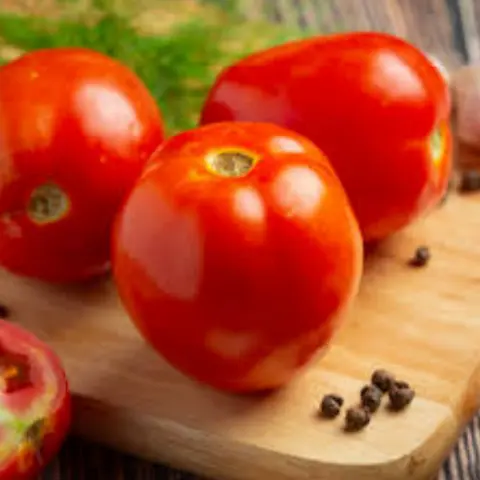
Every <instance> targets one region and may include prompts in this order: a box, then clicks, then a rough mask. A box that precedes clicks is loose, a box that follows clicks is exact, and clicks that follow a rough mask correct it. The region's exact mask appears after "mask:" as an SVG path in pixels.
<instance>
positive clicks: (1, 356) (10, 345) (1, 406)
mask: <svg viewBox="0 0 480 480" xmlns="http://www.w3.org/2000/svg"><path fill="white" fill-rule="evenodd" d="M0 365H1V366H0V480H27V479H32V478H35V477H36V476H37V475H38V474H39V473H40V472H41V471H42V470H43V468H44V467H45V465H46V464H47V463H48V462H50V461H51V460H52V458H53V457H54V456H55V455H56V453H57V452H58V450H59V449H60V446H61V444H62V443H63V441H64V439H65V437H66V435H67V432H68V429H69V426H70V417H71V400H70V393H69V389H68V383H67V380H66V377H65V373H64V371H63V369H62V366H61V364H60V362H59V360H58V358H57V357H56V356H55V355H54V354H53V353H52V352H51V351H50V350H49V348H48V347H47V346H46V345H45V344H44V343H42V342H41V341H40V340H39V339H37V338H36V337H35V336H33V335H32V334H30V333H28V332H26V331H25V330H23V329H21V328H20V327H18V326H14V325H12V324H9V323H7V322H5V321H2V320H0Z"/></svg>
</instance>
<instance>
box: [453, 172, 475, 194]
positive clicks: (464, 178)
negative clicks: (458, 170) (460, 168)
mask: <svg viewBox="0 0 480 480" xmlns="http://www.w3.org/2000/svg"><path fill="white" fill-rule="evenodd" d="M458 190H459V191H460V192H461V193H471V192H478V191H480V172H478V171H477V170H466V171H464V172H463V173H462V175H461V178H460V183H459V185H458Z"/></svg>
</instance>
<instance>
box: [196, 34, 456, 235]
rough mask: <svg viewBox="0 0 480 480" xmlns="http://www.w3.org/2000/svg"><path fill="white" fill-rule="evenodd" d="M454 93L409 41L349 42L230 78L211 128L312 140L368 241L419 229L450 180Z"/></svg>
mask: <svg viewBox="0 0 480 480" xmlns="http://www.w3.org/2000/svg"><path fill="white" fill-rule="evenodd" d="M449 111H450V98H449V90H448V86H447V84H446V82H445V80H444V78H443V77H442V75H441V73H440V72H439V70H438V69H437V68H435V66H434V65H433V64H432V63H431V62H430V60H429V59H428V58H427V57H426V56H425V55H424V54H423V53H421V52H420V51H419V50H417V49H416V48H415V47H413V46H412V45H410V44H408V43H406V42H405V41H403V40H401V39H400V38H396V37H394V36H390V35H387V34H383V33H373V32H369V33H362V32H357V33H348V34H337V35H331V36H321V37H316V38H312V39H307V40H303V41H297V42H293V43H287V44H285V45H281V46H278V47H275V48H272V49H269V50H266V51H264V52H260V53H257V54H254V55H252V56H250V57H248V58H245V59H243V60H241V61H240V62H238V63H237V64H235V65H232V66H230V67H229V68H227V69H226V70H224V71H223V72H222V73H221V74H220V75H219V77H218V79H217V81H216V82H215V84H214V86H213V88H212V90H211V92H210V94H209V96H208V98H207V101H206V103H205V105H204V108H203V112H202V116H201V123H202V124H208V123H212V122H219V121H232V120H238V121H258V122H272V123H276V124H278V125H281V126H284V127H287V128H290V129H291V130H294V131H296V132H298V133H300V134H303V135H305V136H306V137H307V138H309V139H310V140H312V141H313V142H314V143H315V144H316V145H317V146H318V147H319V148H320V149H321V150H322V151H323V152H324V153H325V154H326V155H327V157H328V158H329V160H330V161H331V163H332V165H333V167H334V169H335V170H336V172H337V174H338V176H339V178H340V180H341V181H342V183H343V185H344V187H345V190H346V191H347V194H348V196H349V198H350V202H351V204H352V207H353V209H354V212H355V214H356V216H357V219H358V221H359V225H360V228H361V231H362V234H363V237H364V239H365V240H366V241H370V240H379V239H382V238H384V237H386V236H388V235H390V234H392V233H394V232H397V231H398V230H400V229H401V228H403V227H405V226H406V225H408V224H410V223H411V222H412V221H413V220H415V219H416V218H417V217H419V216H420V215H422V214H425V213H426V212H428V211H430V209H431V208H432V207H433V206H434V205H435V204H437V203H438V201H439V200H440V199H441V198H442V197H443V195H444V193H445V191H446V188H447V185H448V178H449V175H450V166H451V133H450V128H449Z"/></svg>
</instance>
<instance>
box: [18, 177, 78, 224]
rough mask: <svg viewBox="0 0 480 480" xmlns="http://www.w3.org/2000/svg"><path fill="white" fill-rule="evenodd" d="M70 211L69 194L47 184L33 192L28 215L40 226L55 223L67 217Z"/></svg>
mask: <svg viewBox="0 0 480 480" xmlns="http://www.w3.org/2000/svg"><path fill="white" fill-rule="evenodd" d="M69 210H70V200H69V198H68V196H67V194H66V193H65V192H64V191H63V190H62V189H61V188H60V187H59V186H58V185H56V184H54V183H45V184H43V185H40V186H38V187H37V188H35V189H34V190H33V192H32V193H31V195H30V199H29V202H28V208H27V213H28V216H29V217H30V219H31V220H32V221H33V222H35V223H38V224H45V223H53V222H56V221H58V220H60V219H61V218H63V217H65V216H66V215H67V213H68V211H69Z"/></svg>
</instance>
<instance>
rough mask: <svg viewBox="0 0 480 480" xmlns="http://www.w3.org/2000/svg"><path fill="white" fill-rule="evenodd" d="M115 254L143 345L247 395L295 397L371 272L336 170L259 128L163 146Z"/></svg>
mask: <svg viewBox="0 0 480 480" xmlns="http://www.w3.org/2000/svg"><path fill="white" fill-rule="evenodd" d="M112 245H113V247H112V266H113V274H114V279H115V282H116V285H117V288H118V292H119V294H120V298H121V300H122V302H123V305H124V306H125V308H126V310H127V312H128V313H129V315H130V317H131V318H132V321H133V323H134V325H135V326H136V327H137V328H138V330H139V331H140V333H141V334H142V335H143V336H144V338H145V339H146V340H147V342H148V343H150V344H151V345H152V346H153V348H154V349H155V350H156V351H157V352H158V353H159V354H160V355H161V356H162V357H163V358H165V359H166V360H167V361H168V362H169V363H170V364H171V365H173V366H174V367H176V368H177V369H178V370H179V371H181V372H183V373H184V374H185V375H187V376H189V377H190V378H192V379H194V380H196V381H198V382H201V383H203V384H207V385H209V386H211V387H213V388H216V389H220V390H224V391H230V392H244V393H248V392H255V391H262V390H271V389H275V388H279V387H281V386H283V385H285V384H286V383H288V382H289V381H290V380H291V379H292V378H293V377H294V376H295V374H296V373H297V372H298V371H299V370H301V369H302V367H303V366H304V365H306V364H307V363H308V362H309V361H311V360H312V358H313V356H314V355H316V354H318V353H321V352H322V351H323V350H324V349H325V348H327V346H328V344H329V342H330V339H331V337H332V335H333V334H334V332H335V331H336V329H337V327H338V325H339V323H340V322H341V319H342V314H343V312H344V311H345V310H346V309H348V307H349V306H350V305H351V302H352V301H353V299H354V297H355V295H356V293H357V290H358V285H359V281H360V276H361V272H362V262H363V253H362V246H363V244H362V239H361V235H360V232H359V229H358V225H357V222H356V220H355V218H354V215H353V212H352V211H351V208H350V205H349V202H348V199H347V197H346V195H345V192H344V191H343V188H342V186H341V184H340V182H339V180H338V178H337V176H336V175H335V173H334V171H333V169H332V168H331V165H330V164H329V162H328V159H327V158H326V157H325V155H323V153H322V152H320V151H319V150H318V149H317V148H316V147H315V146H314V145H313V144H312V143H311V142H310V141H308V140H307V139H305V138H304V137H302V136H300V135H298V134H295V133H293V132H291V131H289V130H287V129H284V128H281V127H278V126H275V125H271V124H263V123H248V122H245V123H241V122H231V123H230V122H225V123H218V124H215V125H209V126H206V127H201V128H198V129H194V130H190V131H187V132H184V133H181V134H179V135H176V136H175V137H172V138H170V139H169V140H167V141H166V142H165V143H164V144H163V146H162V147H161V148H160V149H158V150H157V152H156V153H155V154H154V156H153V157H152V159H151V161H150V163H149V165H148V166H147V168H146V169H145V171H144V173H143V175H142V177H141V178H140V179H139V181H138V182H137V184H136V185H135V187H134V188H133V190H132V191H131V193H130V195H129V196H128V197H127V199H126V201H125V203H124V204H123V207H122V209H121V210H120V212H119V215H118V217H117V220H116V224H115V228H114V232H113V236H112Z"/></svg>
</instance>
